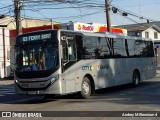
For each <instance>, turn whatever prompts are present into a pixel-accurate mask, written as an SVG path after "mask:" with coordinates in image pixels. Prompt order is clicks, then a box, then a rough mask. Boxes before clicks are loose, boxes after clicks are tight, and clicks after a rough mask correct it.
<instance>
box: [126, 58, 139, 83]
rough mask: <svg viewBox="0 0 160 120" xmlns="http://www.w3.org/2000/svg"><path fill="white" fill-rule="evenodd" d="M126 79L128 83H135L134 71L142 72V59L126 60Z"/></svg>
mask: <svg viewBox="0 0 160 120" xmlns="http://www.w3.org/2000/svg"><path fill="white" fill-rule="evenodd" d="M126 66H127V67H126V79H127V83H132V82H133V78H132V77H133V72H134V70H138V71H139V72H140V75H141V72H142V58H127V59H126Z"/></svg>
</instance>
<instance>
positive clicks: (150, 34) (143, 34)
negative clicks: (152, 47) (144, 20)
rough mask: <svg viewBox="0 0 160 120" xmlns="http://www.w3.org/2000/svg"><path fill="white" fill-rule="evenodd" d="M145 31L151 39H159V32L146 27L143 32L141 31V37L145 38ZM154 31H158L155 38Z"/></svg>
mask: <svg viewBox="0 0 160 120" xmlns="http://www.w3.org/2000/svg"><path fill="white" fill-rule="evenodd" d="M145 32H149V38H150V39H152V40H153V41H155V40H160V33H159V32H157V31H156V30H155V29H153V28H148V29H146V30H145V31H143V32H142V37H143V38H145ZM154 32H157V33H158V38H157V39H155V38H154Z"/></svg>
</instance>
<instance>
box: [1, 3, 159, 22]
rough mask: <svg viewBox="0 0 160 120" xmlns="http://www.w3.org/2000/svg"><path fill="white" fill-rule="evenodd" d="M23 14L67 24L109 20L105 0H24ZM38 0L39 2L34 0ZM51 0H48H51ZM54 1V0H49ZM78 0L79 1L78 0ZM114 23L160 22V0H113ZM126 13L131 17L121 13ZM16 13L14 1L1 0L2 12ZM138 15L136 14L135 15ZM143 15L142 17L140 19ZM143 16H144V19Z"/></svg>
mask: <svg viewBox="0 0 160 120" xmlns="http://www.w3.org/2000/svg"><path fill="white" fill-rule="evenodd" d="M21 1H22V3H21V5H22V10H21V16H22V17H26V18H34V19H44V20H51V19H52V20H53V21H55V22H61V23H67V22H69V21H73V22H75V21H77V22H83V23H103V24H105V23H106V15H105V7H104V3H105V0H88V1H87V0H79V1H81V2H79V3H76V2H74V3H65V4H62V3H58V2H43V3H42V1H47V0H21ZM33 1H36V2H33ZM48 1H49V0H48ZM50 1H51V0H50ZM75 1H76V0H75ZM110 1H111V8H112V7H116V8H117V9H118V10H119V11H118V12H117V13H113V12H112V10H111V11H110V16H111V24H112V25H125V24H135V23H142V22H143V23H144V22H147V19H148V20H149V21H150V22H152V21H160V14H159V11H160V7H159V6H160V0H110ZM124 12H127V13H128V16H126V17H125V16H122V13H124ZM3 14H4V15H11V16H14V6H13V0H0V15H3ZM135 16H136V17H135ZM140 18H141V19H140ZM142 18H144V19H142Z"/></svg>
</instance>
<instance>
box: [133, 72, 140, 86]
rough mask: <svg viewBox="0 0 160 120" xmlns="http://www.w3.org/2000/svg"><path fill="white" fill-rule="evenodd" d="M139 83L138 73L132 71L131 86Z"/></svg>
mask: <svg viewBox="0 0 160 120" xmlns="http://www.w3.org/2000/svg"><path fill="white" fill-rule="evenodd" d="M139 83H140V74H139V72H138V71H137V70H135V71H134V72H133V87H136V86H138V85H139Z"/></svg>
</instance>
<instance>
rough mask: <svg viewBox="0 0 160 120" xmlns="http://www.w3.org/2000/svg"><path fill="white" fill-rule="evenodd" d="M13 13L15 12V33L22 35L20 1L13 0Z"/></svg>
mask: <svg viewBox="0 0 160 120" xmlns="http://www.w3.org/2000/svg"><path fill="white" fill-rule="evenodd" d="M14 8H15V9H14V10H15V11H14V12H15V19H16V33H17V35H21V34H22V24H21V5H20V0H14Z"/></svg>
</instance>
